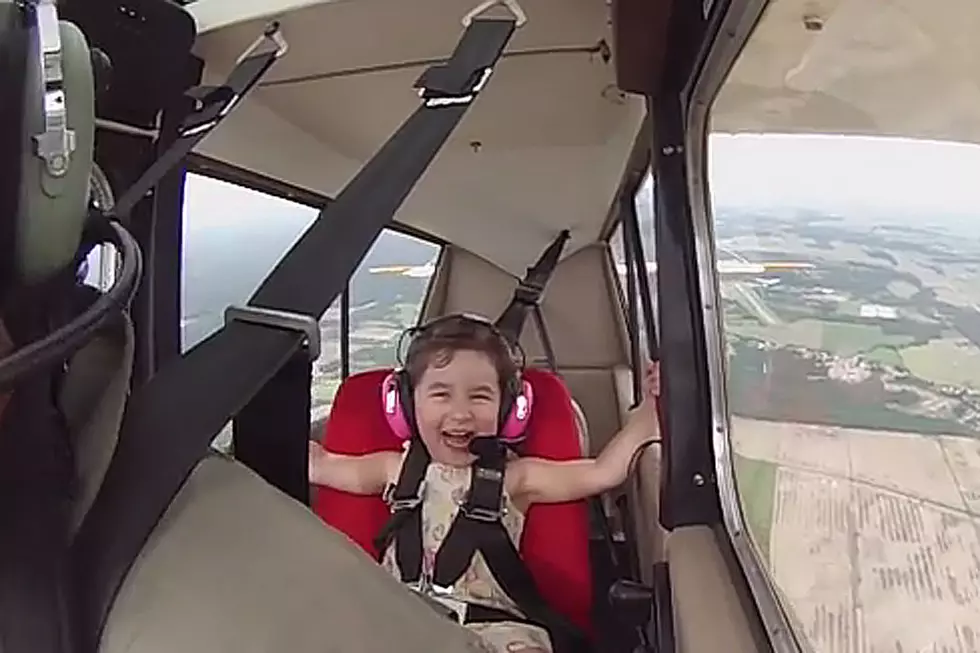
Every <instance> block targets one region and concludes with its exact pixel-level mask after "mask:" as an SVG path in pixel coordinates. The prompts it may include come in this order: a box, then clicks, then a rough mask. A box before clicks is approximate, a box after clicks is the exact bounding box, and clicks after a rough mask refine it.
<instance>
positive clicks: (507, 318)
mask: <svg viewBox="0 0 980 653" xmlns="http://www.w3.org/2000/svg"><path fill="white" fill-rule="evenodd" d="M570 237H571V234H570V232H569V231H568V229H565V230H564V231H562V232H561V233H560V234H558V237H557V238H555V240H553V241H552V242H551V244H550V245H548V249H546V250H545V251H544V253H543V254H541V258H539V259H538V261H537V263H535V264H534V265H532V266H531V267H529V268H528V269H527V272H526V273H525V275H524V278H523V279H521V282H520V284H519V285H518V286H517V289H516V290H515V291H514V296H513V298H512V299H511V300H510V303H509V304H508V305H507V308H505V309H504V312H503V313H501V315H500V317H499V318H498V319H497V322H496V325H495V326H496V327H497V329H498V330H499V331H500V332H501V333H502V334H504V335H505V336H507V338H509V339H510V340H511V342H515V343H516V342H520V340H521V332H522V331H523V330H524V322H525V321H526V320H527V314H528V313H529V312H530V311H531V310H532V309H535V308H537V306H538V305H539V303H540V301H541V295H542V294H544V289H545V286H546V285H547V284H548V280H549V279H551V275H552V274H554V272H555V268H556V267H557V266H558V261H559V259H560V258H561V253H562V251H563V250H564V249H565V243H567V242H568V239H569V238H570ZM537 318H538V315H536V319H537ZM538 327H539V329H541V330H542V334H543V332H544V324H543V321H542V322H541V323H539V324H538ZM542 337H543V338H547V336H546V335H544V334H543V335H542ZM552 358H553V357H552ZM549 362H550V363H551V364H553V363H554V361H553V360H551V361H549Z"/></svg>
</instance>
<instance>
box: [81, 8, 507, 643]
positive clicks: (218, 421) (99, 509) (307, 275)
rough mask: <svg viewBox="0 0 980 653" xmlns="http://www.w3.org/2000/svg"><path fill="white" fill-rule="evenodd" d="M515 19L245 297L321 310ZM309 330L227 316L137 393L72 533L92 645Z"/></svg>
mask: <svg viewBox="0 0 980 653" xmlns="http://www.w3.org/2000/svg"><path fill="white" fill-rule="evenodd" d="M514 28H515V21H514V20H512V19H510V20H499V19H478V20H474V21H473V22H472V23H471V24H470V26H469V27H468V28H467V29H466V31H465V32H464V34H463V36H462V38H461V40H460V42H459V43H458V45H457V47H456V50H455V51H454V52H453V55H452V57H451V58H450V59H449V61H448V62H446V63H445V64H442V65H438V66H434V67H432V68H430V69H428V70H427V71H426V72H425V73H424V74H423V75H422V77H421V78H420V82H419V83H420V84H421V85H423V88H422V98H423V105H422V106H421V107H420V108H419V109H417V110H416V111H415V113H414V114H412V116H410V117H409V118H408V120H406V121H405V123H404V124H403V125H402V126H401V127H400V128H399V129H398V131H396V132H395V134H394V135H392V136H391V138H390V139H389V140H388V141H387V142H386V143H385V144H384V145H383V146H382V147H381V149H380V150H379V151H378V152H377V153H376V154H375V156H374V157H373V158H372V159H371V160H370V162H368V164H367V165H365V166H364V168H362V169H361V171H360V172H359V173H358V174H357V175H356V176H355V177H354V179H353V180H351V182H350V183H349V184H348V185H347V187H346V188H345V189H344V190H343V192H341V193H340V195H339V196H338V197H337V199H336V200H335V201H334V202H331V203H330V204H329V205H328V206H327V207H325V208H324V209H323V210H322V211H321V213H320V215H319V216H318V218H317V219H316V220H315V221H314V223H313V224H312V225H311V226H310V227H309V229H308V230H307V231H306V233H305V234H304V235H303V237H302V238H301V239H300V240H299V241H298V242H297V243H296V244H295V245H294V246H293V247H292V248H291V249H290V251H289V252H288V253H287V254H286V256H285V257H284V258H283V259H282V260H281V261H280V262H279V264H278V265H277V266H276V268H275V269H274V270H273V271H272V273H271V274H270V275H269V276H268V277H267V278H266V280H265V281H264V282H263V283H262V285H261V287H260V288H259V289H258V291H256V293H255V294H254V295H253V297H252V299H251V301H250V302H249V304H250V306H251V307H253V308H258V309H262V308H268V309H274V310H278V311H285V312H288V313H294V314H299V315H300V316H311V317H314V316H315V318H316V319H319V317H320V316H322V315H323V313H324V312H326V309H327V308H328V307H329V306H330V304H331V303H332V302H333V300H334V299H335V298H336V297H337V296H338V295H339V294H340V293H341V291H342V290H343V288H344V286H345V285H346V283H347V278H348V277H349V276H350V274H351V273H352V272H353V271H354V270H355V269H356V268H357V265H358V264H359V263H360V261H361V260H362V259H363V258H364V256H365V255H366V254H367V251H368V250H369V249H370V247H371V245H372V243H373V242H374V240H375V239H376V238H377V236H378V235H379V234H380V233H381V230H382V229H383V228H384V227H385V226H386V225H387V224H388V223H390V222H391V220H392V218H393V217H394V214H395V212H396V211H397V209H398V207H399V206H400V205H401V204H402V202H403V201H404V199H405V198H406V197H407V196H408V194H409V192H411V190H412V188H413V187H414V186H415V184H416V183H417V182H418V180H419V179H420V178H421V176H422V174H423V173H424V172H425V170H426V169H427V168H428V166H429V165H430V163H431V162H432V160H433V159H434V158H435V156H436V154H437V152H438V151H439V149H440V148H441V147H442V145H443V144H444V143H445V142H446V140H447V139H448V137H449V135H450V134H451V133H452V131H453V129H454V128H455V127H456V125H457V124H458V123H459V121H460V119H461V118H462V117H463V115H464V114H465V112H466V110H467V109H468V107H469V106H470V104H471V103H472V101H473V99H474V98H475V97H476V95H477V94H478V92H479V91H480V89H481V88H482V87H483V85H484V84H485V83H486V81H487V79H488V78H489V76H490V73H491V71H492V67H493V65H494V64H495V63H496V61H497V59H498V58H499V57H500V55H501V53H502V51H503V48H504V46H505V45H506V44H507V42H508V41H509V39H510V37H511V35H512V34H513V32H514ZM313 280H316V282H315V283H313V282H312V281H313ZM314 322H315V320H314ZM311 335H312V334H311ZM313 337H315V336H313ZM306 339H307V336H306V335H304V334H303V333H299V332H297V331H296V330H289V329H286V328H269V326H266V325H263V324H261V323H258V324H257V323H254V322H250V321H245V320H242V319H235V320H232V321H230V322H228V323H227V324H226V325H225V326H224V328H222V329H221V330H220V331H218V332H217V333H215V334H214V335H212V336H211V337H209V338H207V339H206V340H204V341H203V342H201V343H199V344H198V345H197V346H196V347H195V348H194V349H193V350H191V351H190V352H189V353H188V354H186V355H185V356H184V357H182V358H181V359H179V360H176V361H174V362H173V363H172V364H170V365H168V366H166V367H165V368H163V369H161V370H160V371H159V372H158V373H157V374H156V375H155V376H154V377H153V378H152V379H151V380H150V381H149V382H148V383H147V384H146V385H144V386H143V387H141V388H140V389H139V390H138V391H137V392H135V393H134V394H133V397H132V398H131V400H130V402H129V405H128V408H127V411H126V416H125V419H124V421H123V425H122V428H121V432H120V438H119V444H118V446H117V449H116V452H115V455H114V457H113V461H112V464H111V465H110V467H109V469H108V471H107V473H106V477H105V480H104V482H103V485H102V487H101V489H100V491H99V494H98V496H97V497H96V500H95V503H94V504H93V506H92V508H91V510H90V512H89V514H88V516H87V518H86V520H85V523H84V524H83V525H82V527H81V529H80V531H79V533H78V536H77V538H76V542H75V552H76V555H77V564H76V572H77V573H78V575H79V579H78V583H77V585H76V587H77V588H78V590H79V592H80V593H81V594H80V596H79V597H78V604H79V606H80V608H81V609H82V610H83V612H82V613H81V615H80V626H79V634H80V636H81V637H83V638H84V639H85V643H86V645H87V648H88V651H94V650H96V649H97V647H98V642H99V638H100V636H101V631H102V627H103V624H104V622H105V619H106V617H107V615H108V613H109V610H110V608H111V605H112V602H113V600H114V598H115V595H116V592H117V590H118V588H119V586H120V585H121V584H122V582H123V580H124V578H125V576H126V574H127V573H128V571H129V568H130V566H131V565H132V563H133V561H134V560H135V559H136V557H137V555H138V554H139V552H140V550H141V549H142V547H143V545H144V543H145V542H146V540H147V538H148V537H149V536H150V533H151V532H152V531H153V528H154V527H155V525H156V524H157V522H158V521H159V519H160V517H161V516H162V515H163V513H164V512H165V511H166V509H167V507H168V506H169V505H170V502H171V501H172V499H173V497H174V496H175V495H176V494H177V492H178V491H179V489H180V487H181V486H182V484H183V482H184V481H185V480H186V478H187V477H188V475H189V474H190V472H191V471H192V470H193V468H194V466H195V465H196V464H197V463H198V462H199V461H200V460H201V459H202V458H203V457H204V456H205V455H206V453H207V451H208V445H209V443H210V441H211V438H212V437H213V436H214V434H216V433H217V432H218V431H219V430H220V429H221V428H222V426H223V425H224V424H226V423H227V422H228V421H229V420H230V419H231V418H232V417H233V416H234V415H235V414H236V413H238V412H239V411H240V410H241V409H242V408H243V407H244V406H245V405H246V404H247V403H248V401H249V400H250V399H251V398H252V397H254V396H255V395H256V394H257V393H258V392H259V390H260V389H261V388H262V387H263V386H264V385H265V384H266V383H267V382H268V381H269V379H270V378H271V377H272V376H273V375H274V374H275V373H276V372H277V371H278V370H279V369H280V368H281V367H282V366H283V365H284V364H285V363H286V361H288V360H289V358H290V357H291V356H292V355H293V354H294V353H295V352H296V351H297V350H298V349H299V347H301V346H302V343H303V342H304V341H305V340H306Z"/></svg>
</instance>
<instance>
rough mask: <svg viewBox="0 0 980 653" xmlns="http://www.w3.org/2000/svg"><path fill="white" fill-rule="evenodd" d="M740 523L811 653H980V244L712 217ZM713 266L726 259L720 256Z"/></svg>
mask: <svg viewBox="0 0 980 653" xmlns="http://www.w3.org/2000/svg"><path fill="white" fill-rule="evenodd" d="M715 213H716V233H717V238H718V244H719V246H720V249H721V250H722V251H723V252H730V253H732V254H733V255H734V254H737V255H738V256H739V257H741V258H744V259H748V260H780V259H782V260H787V261H800V262H806V263H810V264H812V267H810V268H809V269H806V270H801V271H791V272H786V273H782V274H779V275H776V276H773V275H767V276H766V277H765V278H759V279H755V280H752V281H748V282H741V281H739V282H722V289H723V295H724V297H725V328H726V339H727V348H728V373H729V374H728V376H729V387H728V390H729V402H730V404H729V405H730V408H731V413H732V438H733V441H734V450H735V453H736V459H735V464H736V478H737V482H738V486H739V490H740V496H741V498H742V503H743V512H744V515H745V519H746V521H747V525H748V528H749V532H750V533H751V535H752V537H753V539H754V541H755V543H756V545H757V547H758V549H759V551H760V554H761V556H762V557H763V559H764V560H765V561H766V563H767V565H768V567H769V569H770V571H771V573H772V577H773V580H774V582H775V586H776V588H777V591H778V593H779V594H780V595H781V597H782V599H783V602H784V605H785V606H786V607H787V608H788V612H789V614H790V615H791V618H792V619H793V620H794V621H795V622H796V624H797V626H798V631H799V632H800V634H801V635H802V636H803V637H804V638H805V640H807V642H808V643H809V644H810V645H811V646H812V648H813V649H814V650H816V651H847V652H850V651H855V652H856V651H875V652H876V651H937V652H945V651H957V652H959V651H964V652H967V651H977V650H980V310H978V305H980V274H978V271H980V238H978V237H977V236H976V235H973V236H972V237H970V236H968V235H964V234H963V233H962V231H961V230H959V231H957V230H954V229H950V228H946V227H944V226H943V225H939V226H924V225H923V224H922V222H923V220H918V221H917V220H908V219H903V220H900V221H899V220H893V219H889V218H890V216H888V215H880V216H873V215H872V216H869V215H867V213H863V214H862V215H860V216H849V215H846V214H845V213H838V214H834V213H828V212H822V211H814V210H805V209H796V208H790V207H786V206H781V207H775V208H774V207H757V208H745V207H740V208H727V207H719V208H716V210H715ZM722 255H723V256H724V254H722Z"/></svg>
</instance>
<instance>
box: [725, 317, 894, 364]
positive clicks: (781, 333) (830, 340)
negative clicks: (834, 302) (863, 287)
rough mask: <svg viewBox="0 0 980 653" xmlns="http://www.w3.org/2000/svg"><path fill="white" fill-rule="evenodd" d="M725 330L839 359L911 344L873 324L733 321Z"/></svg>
mask: <svg viewBox="0 0 980 653" xmlns="http://www.w3.org/2000/svg"><path fill="white" fill-rule="evenodd" d="M726 327H727V328H728V329H729V330H730V331H731V332H732V333H735V334H737V335H740V336H745V337H752V338H759V339H762V340H767V341H769V342H774V343H776V344H777V345H779V346H781V347H794V346H795V347H806V348H807V349H822V350H824V351H829V352H832V353H834V354H837V355H838V356H853V355H854V354H857V353H860V352H865V351H871V350H872V349H875V348H877V347H882V346H890V347H901V346H903V345H908V344H911V343H912V342H913V339H912V338H911V337H910V336H905V335H889V334H886V333H885V332H884V331H882V329H881V327H879V326H876V325H872V324H855V323H853V322H837V321H833V320H813V319H804V320H797V321H795V322H790V323H788V324H778V325H772V326H763V325H760V324H748V323H744V322H741V323H740V322H734V323H727V324H726Z"/></svg>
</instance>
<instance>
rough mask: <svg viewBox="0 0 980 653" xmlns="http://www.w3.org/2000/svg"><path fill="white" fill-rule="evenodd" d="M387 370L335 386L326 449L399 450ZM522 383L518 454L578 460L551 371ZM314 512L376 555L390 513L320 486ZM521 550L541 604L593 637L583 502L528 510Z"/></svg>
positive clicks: (570, 418)
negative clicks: (385, 397)
mask: <svg viewBox="0 0 980 653" xmlns="http://www.w3.org/2000/svg"><path fill="white" fill-rule="evenodd" d="M389 372H390V370H388V369H382V370H373V371H369V372H364V373H361V374H356V375H354V376H351V377H350V378H348V379H347V380H346V381H345V382H344V383H343V384H342V385H341V386H340V388H339V389H338V391H337V396H336V398H335V399H334V404H333V409H332V410H331V413H330V417H329V419H328V420H327V424H326V428H325V430H324V437H323V445H324V447H326V448H327V449H328V450H329V451H333V452H335V453H340V454H348V455H356V454H364V453H370V452H373V451H384V450H391V451H398V450H400V449H401V442H400V441H399V440H398V439H397V437H396V436H395V435H394V433H392V432H391V429H390V428H389V427H388V424H387V422H386V421H385V418H384V415H383V414H382V410H381V402H380V396H381V382H382V380H383V379H384V377H385V376H386V375H387V374H388V373H389ZM525 378H526V379H527V380H528V381H529V382H530V383H531V385H532V386H533V387H534V409H533V413H532V416H531V420H530V422H529V423H528V432H527V435H528V437H527V439H526V441H525V443H524V445H523V446H524V449H523V453H524V454H525V455H533V456H540V457H542V458H549V459H554V460H568V459H572V458H577V457H580V456H581V455H582V449H581V446H580V440H579V431H578V428H577V426H576V416H575V411H574V409H573V407H572V403H571V397H570V396H569V393H568V390H567V389H566V388H565V386H564V384H563V383H562V382H561V380H560V379H559V378H558V377H556V376H555V375H553V374H552V373H551V372H549V371H545V370H539V369H528V370H526V372H525ZM314 509H315V511H316V513H317V514H318V515H319V516H320V517H321V518H322V519H323V520H324V521H325V522H326V523H328V524H329V525H331V526H333V527H334V528H337V529H339V530H341V531H343V532H344V533H346V534H347V535H348V536H349V537H350V538H351V539H353V540H354V541H355V542H356V543H357V544H358V545H360V547H361V548H363V549H364V550H365V551H367V552H368V553H369V554H371V555H372V556H374V557H375V558H377V557H378V552H377V551H375V549H374V545H373V542H372V540H373V538H374V537H375V536H376V535H377V533H378V532H379V531H380V529H381V528H382V527H383V526H384V524H385V522H386V520H387V519H388V516H389V511H388V507H387V505H386V504H385V503H384V502H383V501H382V499H381V498H380V497H368V496H357V495H353V494H348V493H345V492H339V491H336V490H332V489H329V488H320V491H319V492H318V493H317V496H316V500H315V503H314ZM520 551H521V556H522V557H523V559H524V561H525V563H526V564H527V567H528V569H529V570H530V572H531V574H532V575H533V577H534V579H535V581H537V584H538V587H539V588H540V590H541V593H542V595H543V596H544V598H545V600H546V601H548V603H549V604H550V605H552V606H553V607H554V608H555V609H556V610H558V611H560V612H561V613H562V614H564V615H565V616H566V617H568V618H569V619H570V620H572V621H573V622H574V623H575V624H577V625H578V626H580V627H581V628H583V629H584V630H585V631H586V632H591V631H592V624H591V610H592V573H591V564H590V558H589V519H588V507H587V503H586V502H585V501H577V502H572V503H564V504H551V505H544V504H539V505H535V506H532V507H531V509H530V510H529V511H528V515H527V520H526V523H525V529H524V533H523V536H522V538H521V542H520Z"/></svg>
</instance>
